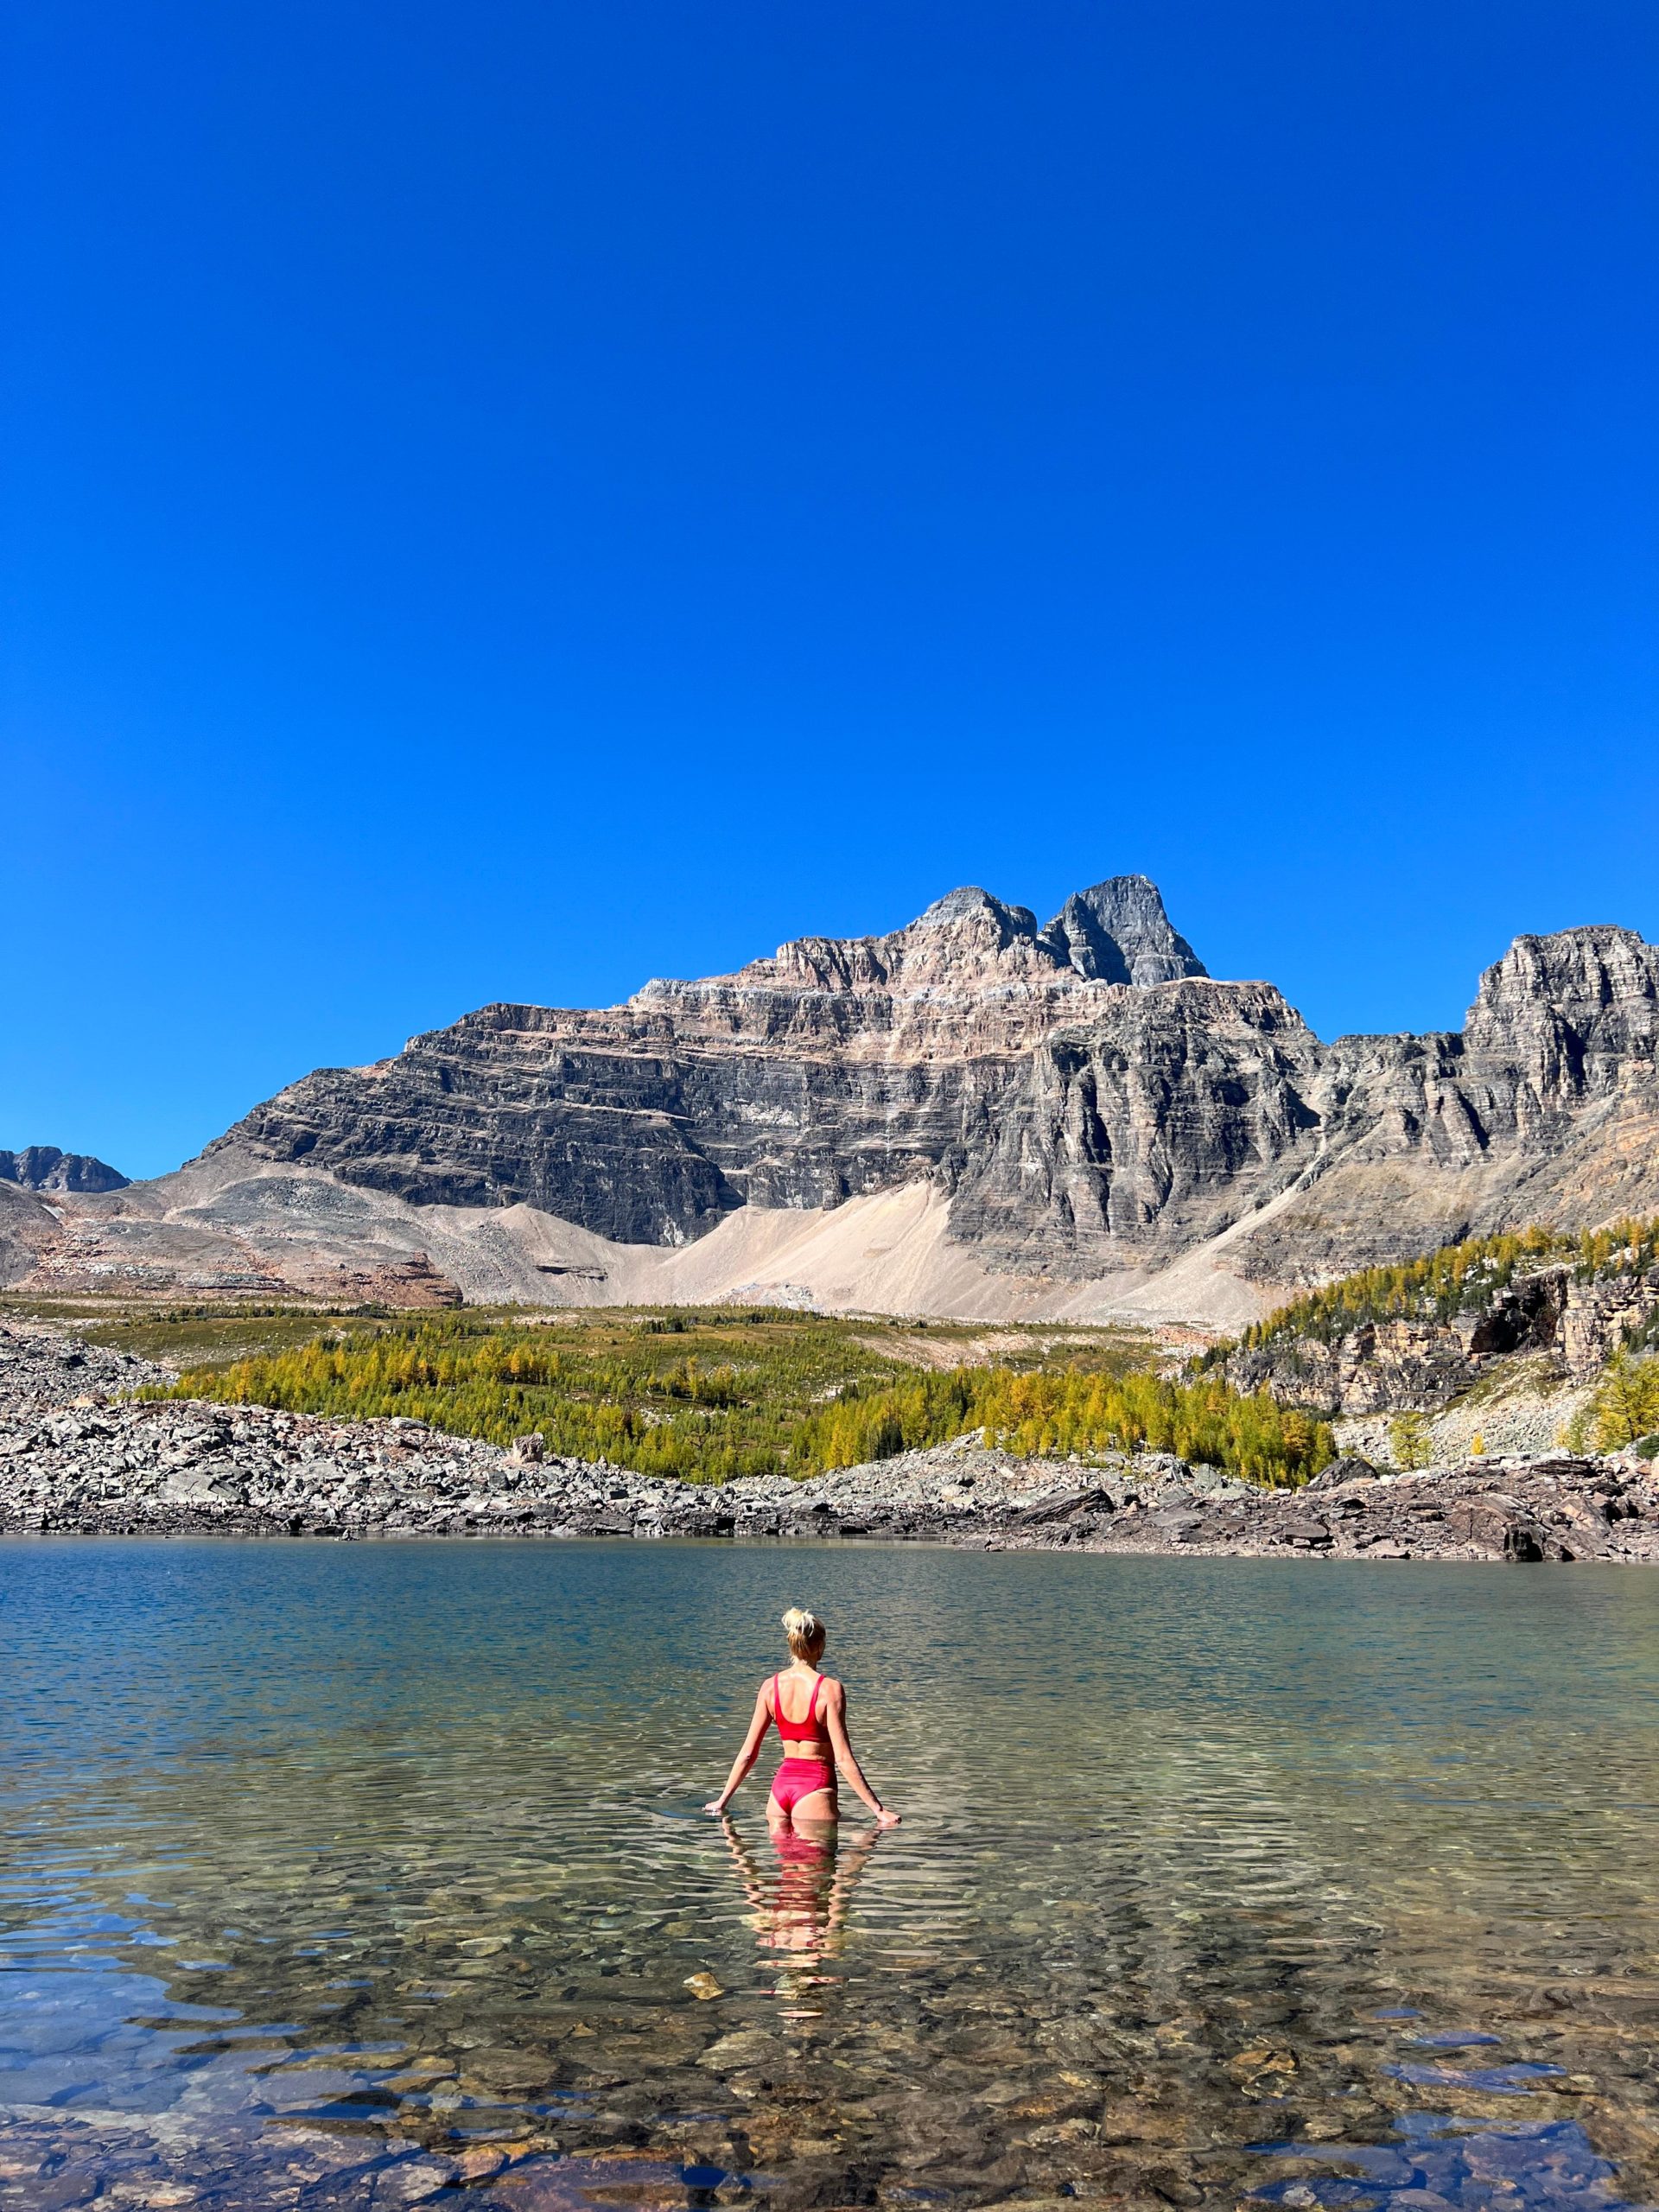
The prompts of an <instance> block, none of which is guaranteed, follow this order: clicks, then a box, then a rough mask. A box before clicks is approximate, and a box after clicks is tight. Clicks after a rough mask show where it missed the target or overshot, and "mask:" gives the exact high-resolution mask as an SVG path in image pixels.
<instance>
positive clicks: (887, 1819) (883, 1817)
mask: <svg viewBox="0 0 1659 2212" xmlns="http://www.w3.org/2000/svg"><path fill="white" fill-rule="evenodd" d="M904 1817H905V1816H904V1815H903V1814H902V1813H895V1812H894V1811H893V1808H892V1806H891V1805H881V1806H879V1807H878V1808H877V1809H876V1815H875V1825H876V1826H877V1827H879V1828H896V1827H898V1825H899V1821H902V1820H903V1818H904Z"/></svg>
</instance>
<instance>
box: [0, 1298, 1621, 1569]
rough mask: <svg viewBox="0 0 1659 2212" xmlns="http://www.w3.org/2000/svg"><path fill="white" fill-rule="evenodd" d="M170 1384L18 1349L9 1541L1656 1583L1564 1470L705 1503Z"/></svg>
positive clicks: (1011, 1480)
mask: <svg viewBox="0 0 1659 2212" xmlns="http://www.w3.org/2000/svg"><path fill="white" fill-rule="evenodd" d="M166 1372H167V1370H163V1369H159V1368H156V1367H154V1366H151V1365H149V1364H148V1363H143V1362H139V1361H135V1360H132V1359H130V1358H128V1357H124V1356H123V1355H120V1354H117V1353H111V1352H107V1351H100V1350H99V1348H98V1347H96V1346H92V1345H86V1344H78V1343H76V1342H74V1341H73V1340H66V1339H64V1338H60V1337H57V1336H56V1335H54V1333H53V1332H48V1331H45V1330H40V1329H31V1328H27V1327H24V1328H19V1327H16V1326H12V1327H8V1328H0V1532H6V1533H13V1534H16V1533H19V1532H36V1533H41V1534H47V1533H59V1534H68V1533H80V1534H86V1535H250V1536H256V1535H266V1536H269V1535H294V1536H301V1535H329V1536H335V1537H343V1538H353V1537H368V1536H398V1535H403V1536H417V1535H419V1536H469V1535H475V1536H550V1537H573V1536H615V1537H666V1536H703V1537H713V1538H720V1537H733V1536H743V1537H755V1538H759V1537H773V1538H779V1539H802V1538H806V1539H811V1538H823V1539H828V1538H857V1537H869V1538H882V1539H887V1540H902V1539H910V1540H918V1541H930V1542H944V1543H954V1544H964V1545H969V1546H977V1547H986V1546H992V1545H994V1546H995V1547H997V1548H1032V1549H1050V1548H1074V1549H1077V1550H1081V1551H1098V1552H1141V1553H1175V1552H1180V1553H1185V1554H1214V1555H1224V1556H1248V1557H1289V1558H1298V1557H1306V1558H1328V1559H1344V1558H1346V1559H1355V1558H1370V1559H1380V1560H1390V1559H1392V1560H1400V1559H1426V1558H1443V1559H1458V1560H1516V1561H1525V1560H1582V1559H1602V1560H1649V1561H1659V1473H1656V1472H1655V1471H1653V1470H1651V1469H1649V1468H1645V1467H1643V1465H1639V1464H1638V1463H1636V1462H1634V1461H1630V1460H1627V1459H1592V1458H1578V1457H1573V1456H1572V1455H1568V1454H1565V1453H1560V1452H1557V1453H1553V1454H1546V1455H1541V1456H1538V1457H1535V1458H1531V1459H1505V1460H1502V1461H1497V1462H1490V1461H1484V1460H1479V1461H1471V1462H1469V1463H1468V1464H1465V1465H1461V1466H1457V1467H1450V1468H1444V1469H1440V1470H1436V1471H1432V1472H1430V1473H1427V1474H1415V1475H1390V1474H1379V1473H1378V1472H1377V1471H1376V1470H1375V1469H1373V1468H1370V1467H1369V1466H1367V1465H1366V1464H1365V1463H1364V1462H1363V1461H1359V1460H1356V1459H1348V1460H1339V1461H1338V1462H1337V1463H1336V1465H1334V1466H1332V1467H1331V1468H1327V1469H1326V1470H1325V1473H1324V1474H1322V1475H1321V1476H1319V1478H1317V1479H1316V1481H1315V1482H1314V1483H1313V1484H1310V1485H1308V1487H1307V1488H1306V1489H1305V1490H1302V1491H1257V1490H1255V1489H1252V1488H1250V1487H1249V1485H1247V1484H1242V1483H1236V1482H1231V1481H1229V1480H1228V1479H1226V1478H1224V1476H1222V1475H1220V1474H1218V1473H1217V1471H1216V1470H1214V1469H1213V1468H1205V1467H1190V1466H1187V1465H1185V1464H1184V1463H1183V1462H1182V1461H1180V1460H1179V1459H1172V1458H1169V1457H1167V1456H1164V1455H1158V1454H1141V1455H1139V1456H1136V1457H1128V1456H1126V1457H1123V1458H1122V1459H1112V1460H1109V1461H1107V1462H1106V1463H1104V1464H1103V1465H1090V1466H1088V1467H1084V1466H1081V1465H1077V1464H1075V1463H1065V1464H1062V1463H1058V1462H1056V1461H1054V1460H1020V1459H1014V1458H1012V1457H1010V1456H1009V1455H1008V1454H1007V1453H1004V1452H991V1451H987V1450H985V1449H984V1448H983V1447H982V1445H981V1444H980V1443H979V1441H978V1440H976V1439H974V1438H963V1439H958V1440H957V1441H956V1442H954V1443H952V1444H950V1445H945V1446H938V1447H935V1448H933V1449H931V1450H928V1451H923V1452H906V1453H903V1454H901V1455H899V1457H897V1458H894V1459H886V1460H881V1461H879V1462H877V1463H875V1464H874V1465H869V1466H864V1467H855V1468H849V1469H846V1470H843V1471H837V1472H835V1473H830V1474H825V1475H820V1476H817V1477H813V1478H810V1479H808V1480H806V1481H802V1482H794V1481H791V1480H789V1479H787V1478H782V1477H779V1478H767V1479H762V1480H746V1481H741V1482H734V1483H731V1484H727V1485H725V1486H724V1487H722V1488H719V1489H713V1488H708V1489H697V1488H691V1487H688V1486H686V1485H683V1484H676V1483H673V1482H668V1481H663V1480H659V1479H655V1478H650V1477H647V1476H643V1475H637V1474H633V1473H632V1472H630V1471H627V1470H626V1469H622V1468H619V1467H611V1466H605V1465H594V1464H592V1463H589V1462H586V1461H582V1460H571V1459H550V1458H546V1457H544V1456H543V1453H542V1450H541V1445H540V1440H539V1439H538V1438H535V1437H527V1438H524V1439H522V1440H520V1442H519V1444H518V1446H517V1447H516V1448H514V1449H513V1450H511V1451H504V1450H502V1449H501V1448H499V1446H494V1445H490V1444H486V1443H482V1442H479V1441H476V1440H471V1439H467V1438H463V1437H454V1436H448V1435H445V1434H442V1433H439V1432H437V1431H435V1430H432V1429H429V1428H428V1427H425V1426H423V1424H422V1423H420V1422H418V1421H397V1420H393V1421H365V1422H344V1421H320V1420H315V1419H312V1418H309V1417H308V1416H306V1415H302V1414H288V1413H282V1412H277V1411H273V1410H272V1409H270V1408H265V1407H258V1406H248V1407H242V1406H236V1407H231V1406H222V1405H218V1404H208V1403H203V1402H194V1401H176V1400H156V1401H149V1402H136V1403H135V1402H120V1401H119V1400H118V1399H115V1398H112V1396H111V1394H112V1393H116V1392H120V1391H126V1390H131V1389H136V1388H137V1387H140V1386H141V1385H142V1384H143V1383H147V1382H148V1383H156V1382H160V1381H162V1379H164V1377H165V1376H166Z"/></svg>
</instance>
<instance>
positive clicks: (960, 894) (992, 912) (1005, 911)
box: [910, 883, 1037, 937]
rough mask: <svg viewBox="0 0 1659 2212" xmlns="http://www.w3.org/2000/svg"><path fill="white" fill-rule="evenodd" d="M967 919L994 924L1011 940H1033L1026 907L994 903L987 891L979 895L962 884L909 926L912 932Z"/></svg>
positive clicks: (1033, 928) (1032, 917) (1033, 923)
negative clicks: (971, 918)
mask: <svg viewBox="0 0 1659 2212" xmlns="http://www.w3.org/2000/svg"><path fill="white" fill-rule="evenodd" d="M969 916H983V917H984V918H986V919H987V920H988V921H991V922H994V923H996V924H998V925H1000V926H1001V928H1002V929H1004V930H1005V931H1007V934H1008V935H1009V936H1011V937H1035V936H1036V934H1037V917H1036V915H1035V914H1033V912H1032V911H1031V909H1030V907H1029V906H1008V905H1007V903H1006V901H1005V900H1003V899H995V898H993V897H992V895H991V893H989V892H988V891H982V890H981V889H980V887H979V886H978V884H976V883H967V884H964V885H963V887H962V888H961V889H960V890H958V891H947V892H946V893H945V894H944V898H943V899H935V900H934V901H933V904H932V905H931V906H928V907H925V908H924V910H923V911H922V912H920V913H919V914H918V915H917V917H916V918H915V920H914V921H913V922H912V924H911V925H910V926H911V928H912V929H913V930H929V929H938V928H939V927H941V926H942V925H944V924H945V923H947V922H960V921H963V920H965V919H967V918H969Z"/></svg>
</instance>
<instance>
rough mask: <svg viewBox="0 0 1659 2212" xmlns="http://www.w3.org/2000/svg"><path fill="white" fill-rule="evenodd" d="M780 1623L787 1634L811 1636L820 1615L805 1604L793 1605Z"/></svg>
mask: <svg viewBox="0 0 1659 2212" xmlns="http://www.w3.org/2000/svg"><path fill="white" fill-rule="evenodd" d="M779 1625H780V1626H781V1627H782V1629H783V1631H784V1634H785V1636H810V1635H811V1634H812V1633H813V1631H814V1630H816V1629H817V1625H818V1617H817V1614H816V1613H815V1612H812V1611H810V1610H809V1609H808V1608H807V1607H806V1606H805V1605H791V1607H790V1608H789V1610H788V1611H787V1612H786V1613H785V1615H784V1618H783V1620H782V1622H781V1623H780V1624H779Z"/></svg>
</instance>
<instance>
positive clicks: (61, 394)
mask: <svg viewBox="0 0 1659 2212" xmlns="http://www.w3.org/2000/svg"><path fill="white" fill-rule="evenodd" d="M9 41H10V43H9V51H8V54H7V58H6V67H5V71H4V74H5V78H6V80H7V85H8V87H9V89H8V90H7V91H6V92H5V94H4V99H5V103H6V109H5V113H4V115H3V117H0V122H3V125H4V136H5V138H6V140H7V142H8V150H7V152H6V154H5V156H4V159H5V163H6V168H5V190H6V194H7V199H8V202H9V212H8V219H7V221H6V225H5V229H6V232H7V244H6V246H5V254H6V265H5V267H4V269H3V271H0V276H3V282H4V283H5V286H6V289H7V294H8V297H9V300H10V306H11V310H12V314H11V318H10V320H11V325H12V327H11V331H10V336H9V338H8V340H7V354H6V361H5V376H6V389H5V391H4V393H3V395H0V397H3V401H4V405H5V410H6V419H7V422H8V424H9V428H8V430H7V433H6V438H5V446H6V456H5V483H4V499H5V507H6V519H7V534H6V547H5V563H6V582H5V592H6V597H5V607H4V612H5V626H6V633H7V642H6V646H5V693H4V714H5V720H4V735H3V748H4V760H3V763H0V793H3V804H4V809H5V815H4V836H3V844H0V853H3V880H0V925H3V944H4V975H5V982H4V987H3V1006H4V1019H3V1023H0V1145H14V1146H15V1145H22V1144H24V1143H29V1142H48V1143H56V1144H60V1145H63V1146H66V1147H74V1148H79V1149H83V1150H88V1151H92V1152H97V1153H99V1154H103V1155H104V1156H105V1157H106V1158H108V1159H110V1160H113V1161H114V1162H115V1163H116V1164H117V1165H118V1166H122V1167H124V1168H125V1169H126V1171H127V1172H128V1173H135V1174H136V1173H153V1172H156V1171H159V1170H161V1169H163V1168H166V1167H168V1166H172V1165H174V1164H175V1163H176V1162H177V1161H178V1160H180V1159H181V1158H182V1157H184V1156H186V1155H187V1154H190V1153H191V1152H193V1151H194V1150H195V1149H196V1148H197V1147H199V1146H200V1145H201V1144H202V1143H203V1142H205V1141H207V1139H208V1138H210V1137H212V1136H213V1135H216V1134H217V1133H218V1132H219V1130H220V1129H221V1128H224V1127H225V1126H226V1124H227V1123H228V1122H230V1121H231V1120H232V1119H233V1118H234V1117H235V1116H238V1115H239V1114H240V1113H242V1112H243V1111H245V1109H246V1108H247V1107H248V1106H250V1105H251V1104H252V1103H254V1102H255V1101H256V1100H257V1099H258V1098H260V1097H262V1096H267V1095H268V1094H269V1093H270V1092H271V1091H272V1090H276V1089H277V1088H278V1087H279V1086H280V1085H281V1084H283V1083H284V1082H286V1081H289V1080H290V1079H291V1078H293V1077H296V1076H297V1075H299V1074H302V1072H304V1071H306V1070H307V1069H308V1068H310V1067H312V1066H314V1065H319V1064H334V1063H340V1062H358V1061H363V1060H368V1059H371V1058H378V1057H379V1056H381V1055H383V1054H385V1053H386V1052H391V1051H393V1050H395V1049H396V1048H397V1046H399V1045H400V1044H401V1043H402V1042H403V1040H404V1039H405V1038H406V1037H407V1036H408V1035H410V1033H413V1032H415V1031H417V1030H421V1029H423V1028H429V1027H435V1026H436V1025H438V1024H440V1023H442V1022H443V1021H446V1020H450V1019H452V1018H453V1017H454V1016H455V1015H456V1014H460V1013H461V1012H463V1011H464V1010H465V1009H466V1008H467V1007H472V1006H474V1005H477V1004H480V1003H481V1002H483V1001H487V1000H490V999H494V998H522V999H530V1000H538V1001H543V1002H548V1003H554V1004H584V1003H606V1002H608V1001H613V1000H614V999H616V998H619V997H620V996H623V995H626V993H627V992H628V991H629V990H631V989H632V988H634V987H635V986H637V985H638V984H639V982H642V981H643V980H644V979H645V977H646V976H650V975H652V974H697V973H702V972H708V971H709V970H713V969H722V968H727V967H730V966H733V965H734V964H736V963H739V962H741V961H742V960H743V959H745V958H747V957H750V956H752V955H753V954H755V953H758V952H763V951H769V950H771V949H772V947H773V946H775V945H776V944H778V943H779V941H781V940H782V939H783V938H787V937H790V936H793V935H798V934H799V933H801V932H803V931H832V932H836V933H854V932H858V931H871V930H880V929H886V928H890V927H892V926H894V925H897V924H899V923H900V922H902V921H904V920H906V919H907V918H909V917H910V916H911V915H912V914H913V913H914V912H917V911H918V909H919V908H920V907H921V906H923V905H925V903H926V902H927V901H928V900H929V899H931V898H933V897H934V896H936V895H937V894H938V893H940V892H942V891H944V890H945V889H947V888H948V887H950V886H951V885H954V884H957V883H962V882H980V883H983V884H985V885H987V886H988V887H990V888H991V889H993V890H995V891H996V892H998V893H1001V895H1002V896H1004V897H1006V898H1009V899H1018V900H1020V901H1022V902H1024V903H1025V904H1027V905H1029V906H1033V907H1035V908H1037V909H1038V910H1039V913H1046V912H1050V911H1052V909H1053V908H1054V907H1056V906H1058V904H1059V903H1060V901H1061V900H1062V899H1063V898H1064V897H1065V893H1067V892H1068V891H1070V890H1071V889H1072V888H1074V887H1077V886H1078V885H1081V884H1084V883H1088V882H1091V881H1093V880H1096V878H1098V877H1100V876H1103V875H1106V874H1115V873H1118V872H1121V871H1124V870H1131V869H1135V870H1141V871H1143V872H1145V873H1146V874H1150V875H1152V876H1154V877H1155V878H1156V879H1157V880H1158V881H1159V882H1160V884H1161V885H1162V886H1163V887H1164V889H1165V892H1166V896H1167V899H1168V901H1169V905H1170V908H1171V912H1172V913H1173V917H1174V918H1175V920H1176V923H1177V925H1178V926H1179V927H1180V928H1181V929H1183V930H1185V931H1186V933H1187V934H1188V935H1189V936H1190V937H1191V938H1192V940H1193V941H1194V943H1195V944H1196V945H1197V947H1198V950H1199V952H1200V953H1201V955H1202V956H1203V957H1204V958H1205V960H1206V961H1207V962H1208V963H1209V964H1210V966H1211V969H1212V971H1213V972H1215V973H1216V974H1217V975H1221V976H1270V977H1271V978H1272V979H1273V980H1274V981H1275V982H1278V983H1280V984H1281V986H1282V988H1284V989H1285V990H1286V991H1287V994H1288V995H1289V996H1290V997H1291V998H1292V1000H1293V1001H1294V1002H1295V1003H1296V1004H1298V1005H1299V1006H1300V1007H1301V1008H1302V1010H1303V1011H1304V1013H1305V1014H1306V1016H1307V1017H1308V1019H1309V1020H1311V1021H1312V1022H1313V1025H1314V1026H1315V1027H1316V1028H1318V1029H1319V1031H1320V1032H1321V1033H1324V1034H1325V1035H1332V1034H1334V1033H1337V1032H1338V1031H1341V1030H1346V1029H1363V1028H1403V1027H1429V1026H1438V1025H1455V1024H1456V1023H1457V1022H1458V1021H1459V1020H1460V1019H1461V1015H1462V1011H1463V1008H1464V1007H1465V1005H1466V1003H1467V1001H1468V1000H1469V998H1470V996H1471V992H1472V989H1473V986H1474V982H1475V978H1476V976H1477V973H1478V970H1479V969H1480V968H1481V967H1482V966H1483V965H1484V963H1486V962H1488V961H1490V960H1491V959H1493V958H1495V957H1497V956H1498V954H1500V953H1501V952H1502V950H1503V947H1504V945H1505V944H1507V943H1508V941H1509V939H1510V938H1511V937H1512V936H1513V935H1515V934H1516V932H1517V931H1522V930H1549V929H1554V928H1559V927H1561V926H1563V925H1567V924H1570V923H1574V922H1580V921H1587V920H1617V921H1622V922H1625V923H1628V924H1630V925H1633V926H1636V927H1637V928H1639V929H1642V930H1643V931H1644V933H1645V934H1647V935H1649V936H1659V885H1656V865H1655V859H1656V842H1655V839H1656V828H1659V822H1656V815H1659V808H1656V797H1659V747H1656V743H1655V707H1656V696H1659V653H1656V627H1655V612H1656V609H1655V586H1656V569H1659V563H1656V524H1655V518H1656V515H1659V468H1656V454H1659V408H1656V405H1655V394H1656V390H1659V359H1656V352H1659V348H1656V343H1655V339H1656V321H1659V308H1656V301H1659V289H1656V283H1655V272H1656V262H1655V249H1656V234H1659V223H1656V212H1659V211H1656V198H1659V194H1656V185H1659V156H1656V150H1655V148H1656V133H1655V128H1654V124H1655V112H1656V105H1655V95H1656V90H1659V10H1656V8H1655V7H1654V6H1653V5H1652V0H1630V4H1602V0H1560V4H1548V5H1540V4H1530V3H1529V0H1457V3H1456V4H1452V5H1447V4H1446V0H1388V4H1386V5H1370V6H1332V4H1331V0H1298V3H1297V4H1274V0H1252V4H1250V5H1248V6H1240V5H1238V4H1237V0H1216V4H1203V5H1199V4H1183V0H1135V3H1134V4H1116V0H1088V4H1063V3H1062V0H1018V4H1016V0H1001V4H998V5H995V6H988V5H982V4H977V0H949V4H944V0H940V3H939V4H937V5H922V4H916V0H879V4H876V3H875V0H870V4H863V0H850V3H849V4H841V5H837V6H835V7H806V6H802V5H795V4H785V5H779V4H778V0H766V4H759V3H758V0H756V4H747V0H746V3H745V4H728V3H727V0H698V3H697V4H696V5H694V6H689V7H688V6H686V5H684V4H683V0H676V4H673V5H667V4H656V3H655V0H648V3H647V0H639V3H636V0H605V4H603V5H594V4H591V0H583V4H581V5H567V4H563V0H524V3H523V4H521V3H520V0H490V4H489V5H487V6H484V7H464V6H461V5H460V4H458V0H448V4H445V5H442V6H439V5H434V4H429V0H396V4H393V0H385V4H383V5H378V6H364V5H359V4H354V3H353V0H327V5H323V4H313V0H284V4H283V5H282V6H281V7H276V6H264V7H255V6H235V7H226V6H224V5H222V4H219V0H214V4H212V5H209V4H207V0H183V3H181V4H168V0H159V3H158V4H150V0H138V4H137V5H134V6H131V7H111V6H110V5H109V4H108V3H107V0H98V4H96V5H86V4H82V3H81V0H54V4H53V5H52V6H50V7H49V8H38V7H30V6H28V5H24V4H22V0H14V4H13V5H12V7H11V9H10V34H9Z"/></svg>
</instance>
